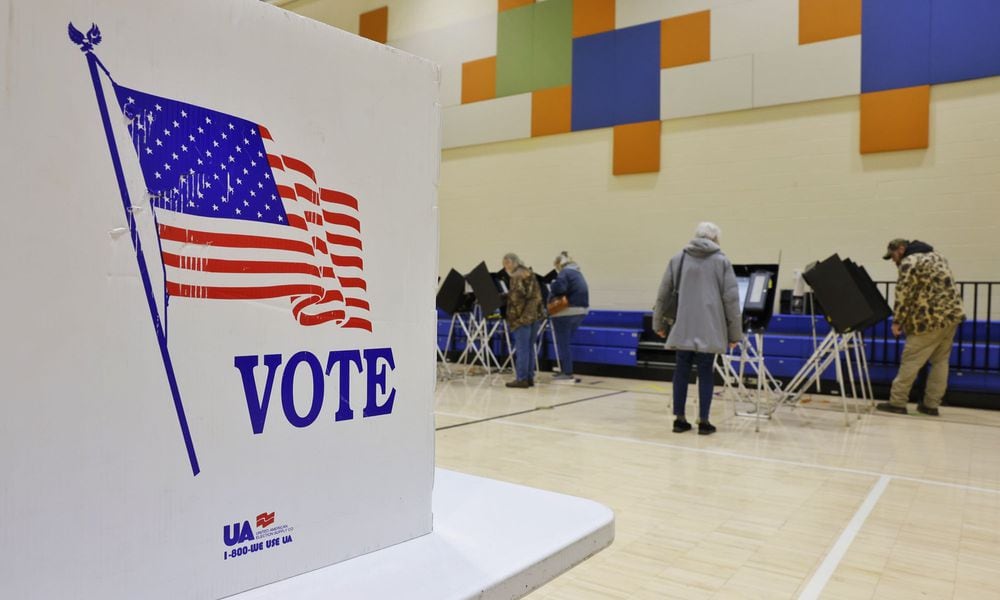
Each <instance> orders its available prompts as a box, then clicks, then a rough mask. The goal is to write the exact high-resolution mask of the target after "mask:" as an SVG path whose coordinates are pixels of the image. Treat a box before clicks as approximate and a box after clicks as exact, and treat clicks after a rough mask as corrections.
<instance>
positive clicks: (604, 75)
mask: <svg viewBox="0 0 1000 600" xmlns="http://www.w3.org/2000/svg"><path fill="white" fill-rule="evenodd" d="M614 59H615V32H614V31H609V32H607V33H599V34H596V35H588V36H586V37H580V38H576V39H575V40H573V109H572V122H573V131H579V130H582V129H597V128H599V127H610V126H611V125H614V115H615V112H614V95H613V94H612V92H611V89H612V88H613V87H614V80H615V60H614Z"/></svg>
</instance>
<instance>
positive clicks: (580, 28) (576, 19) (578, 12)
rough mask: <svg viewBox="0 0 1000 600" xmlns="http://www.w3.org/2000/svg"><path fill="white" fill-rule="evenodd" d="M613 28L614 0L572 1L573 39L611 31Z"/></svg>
mask: <svg viewBox="0 0 1000 600" xmlns="http://www.w3.org/2000/svg"><path fill="white" fill-rule="evenodd" d="M614 28H615V0H574V2H573V37H575V38H577V37H583V36H585V35H593V34H595V33H603V32H605V31H611V30H612V29H614Z"/></svg>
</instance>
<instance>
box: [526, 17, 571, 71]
mask: <svg viewBox="0 0 1000 600" xmlns="http://www.w3.org/2000/svg"><path fill="white" fill-rule="evenodd" d="M534 8H535V22H534V32H533V33H534V36H533V40H534V44H533V49H532V51H533V54H534V56H533V57H532V65H531V86H532V87H531V89H532V90H541V89H545V88H551V87H559V86H563V85H569V84H570V83H571V82H572V80H573V1H572V0H546V2H539V3H538V4H535V5H534Z"/></svg>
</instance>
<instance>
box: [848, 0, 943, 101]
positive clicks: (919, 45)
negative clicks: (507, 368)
mask: <svg viewBox="0 0 1000 600" xmlns="http://www.w3.org/2000/svg"><path fill="white" fill-rule="evenodd" d="M951 1H952V0H945V2H947V3H949V4H950V3H951ZM930 39H931V0H867V1H866V2H865V3H864V6H863V7H862V12H861V42H862V44H863V48H862V58H861V89H862V91H865V92H877V91H880V90H889V89H895V88H903V87H912V86H916V85H925V84H928V83H930V82H931V75H930Z"/></svg>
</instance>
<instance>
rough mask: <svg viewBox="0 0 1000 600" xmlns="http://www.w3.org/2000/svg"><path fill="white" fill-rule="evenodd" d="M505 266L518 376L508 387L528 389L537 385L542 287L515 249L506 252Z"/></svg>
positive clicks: (508, 323) (516, 373) (508, 310)
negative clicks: (536, 365)
mask: <svg viewBox="0 0 1000 600" xmlns="http://www.w3.org/2000/svg"><path fill="white" fill-rule="evenodd" d="M503 268H504V271H506V272H507V275H508V276H509V277H510V291H509V293H508V294H507V327H508V329H509V330H510V336H511V337H512V338H514V374H515V379H514V381H510V382H508V383H507V387H509V388H527V387H531V386H533V385H535V338H536V337H538V326H539V322H540V321H541V320H542V319H544V318H545V312H544V310H543V307H542V290H541V287H540V286H539V285H538V279H537V278H535V274H534V273H533V272H532V271H531V269H529V268H528V267H526V266H524V262H522V261H521V259H520V258H518V256H517V255H516V254H514V253H513V252H510V253H507V254H506V255H504V257H503Z"/></svg>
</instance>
